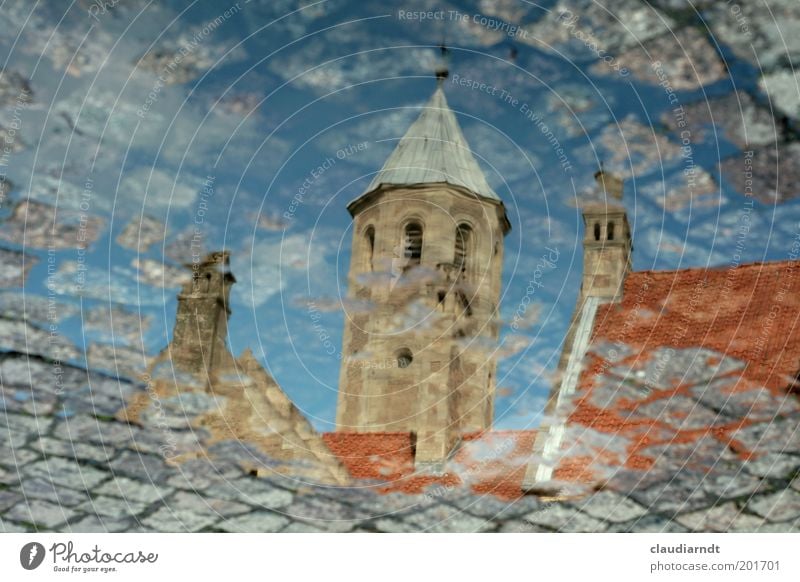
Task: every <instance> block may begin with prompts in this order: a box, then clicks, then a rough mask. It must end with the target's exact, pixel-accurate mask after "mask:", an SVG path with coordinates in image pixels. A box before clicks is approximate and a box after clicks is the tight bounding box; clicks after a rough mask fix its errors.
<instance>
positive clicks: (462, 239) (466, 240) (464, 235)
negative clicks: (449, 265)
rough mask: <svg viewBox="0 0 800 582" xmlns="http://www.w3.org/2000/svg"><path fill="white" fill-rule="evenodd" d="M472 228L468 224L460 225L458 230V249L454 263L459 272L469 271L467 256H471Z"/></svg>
mask: <svg viewBox="0 0 800 582" xmlns="http://www.w3.org/2000/svg"><path fill="white" fill-rule="evenodd" d="M471 240H472V228H470V226H469V225H468V224H459V225H458V227H457V228H456V249H455V257H454V260H453V263H454V264H455V267H456V269H457V270H458V271H461V272H464V271H466V270H467V255H468V254H469V246H470V241H471Z"/></svg>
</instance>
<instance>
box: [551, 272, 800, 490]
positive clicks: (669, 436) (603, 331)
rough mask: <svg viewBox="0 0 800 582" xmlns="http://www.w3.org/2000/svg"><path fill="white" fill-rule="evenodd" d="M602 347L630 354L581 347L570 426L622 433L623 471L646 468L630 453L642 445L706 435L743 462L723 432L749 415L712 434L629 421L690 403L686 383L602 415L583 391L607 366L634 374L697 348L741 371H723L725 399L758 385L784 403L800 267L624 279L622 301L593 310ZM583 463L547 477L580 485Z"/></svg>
mask: <svg viewBox="0 0 800 582" xmlns="http://www.w3.org/2000/svg"><path fill="white" fill-rule="evenodd" d="M604 341H605V342H610V343H611V345H614V344H624V345H625V346H628V347H629V348H632V350H633V351H632V353H631V354H630V355H629V356H627V357H626V358H624V359H622V360H621V361H618V362H610V361H608V360H606V359H604V357H603V356H601V355H598V354H595V353H591V348H590V354H589V355H588V356H587V359H586V361H585V363H586V367H585V369H584V371H583V374H582V376H581V380H580V382H579V388H578V394H579V397H578V398H577V399H576V403H575V404H576V407H575V409H574V411H573V412H572V413H571V415H570V417H569V423H570V424H573V425H583V426H584V427H587V428H590V429H593V430H595V431H599V432H600V433H609V434H623V435H625V436H626V437H627V438H628V439H630V446H629V447H628V453H629V454H628V455H627V457H626V458H625V459H622V460H621V461H620V460H619V459H617V461H619V462H622V463H624V464H625V465H626V466H628V467H630V468H638V469H646V468H647V467H648V466H649V464H650V463H651V462H652V459H650V458H648V457H647V456H643V455H641V454H639V453H640V450H641V448H642V447H644V446H648V445H651V444H656V443H663V442H672V443H677V442H693V441H696V440H697V439H699V438H700V437H702V436H704V435H706V434H710V435H713V436H714V437H715V438H717V439H720V440H722V441H723V442H726V443H727V444H729V445H730V446H731V448H733V449H734V450H738V452H740V453H741V454H742V455H747V454H749V451H746V450H744V449H743V447H741V446H737V443H736V442H731V433H732V432H733V431H734V430H735V429H737V428H739V427H742V426H745V425H747V424H750V423H751V422H752V419H751V418H750V417H749V416H748V415H745V416H744V417H739V418H736V417H730V418H726V419H723V420H722V421H720V422H714V424H713V426H710V425H709V426H699V427H697V426H692V428H691V429H685V430H675V427H674V423H673V426H670V424H669V423H665V422H664V414H656V415H655V416H653V415H652V414H651V415H650V416H649V417H648V416H647V414H641V413H639V414H636V412H637V411H638V412H641V409H642V408H644V407H646V406H647V405H648V404H650V403H653V402H658V401H664V400H665V399H671V398H674V397H677V396H688V395H690V394H689V388H690V387H689V386H687V385H681V384H680V383H678V384H677V385H672V386H669V387H663V386H655V387H651V388H652V389H651V391H649V392H648V393H647V395H646V397H642V398H641V399H637V400H635V401H632V400H630V399H626V398H618V399H616V400H615V401H614V402H613V404H611V405H610V406H607V407H602V408H600V407H598V406H597V405H596V403H594V402H593V401H592V399H591V394H592V390H594V389H597V388H596V383H597V380H598V378H600V377H602V376H603V375H605V374H606V373H607V371H608V370H613V368H614V366H624V367H626V368H628V367H634V368H636V367H637V365H639V366H640V367H641V365H642V364H643V362H646V361H647V360H648V359H649V358H650V357H651V355H652V352H653V350H654V349H657V348H663V347H667V348H675V349H679V348H696V347H703V348H707V349H709V350H713V351H715V352H717V353H718V354H719V357H728V358H736V359H737V360H740V361H741V362H743V363H744V364H746V366H745V367H744V368H743V369H741V368H740V369H739V370H737V371H734V372H730V373H729V374H728V375H729V377H730V382H729V383H728V385H726V386H725V387H724V388H722V387H721V388H720V390H723V389H724V390H727V391H729V393H730V394H734V393H736V392H737V391H747V390H752V389H753V388H754V387H761V386H763V387H765V388H766V389H767V390H769V392H770V393H771V394H772V395H774V396H775V397H777V398H784V397H785V396H786V394H787V391H789V390H791V389H792V386H793V381H794V379H795V376H796V374H797V372H798V369H800V262H798V261H782V262H773V263H758V264H751V265H744V266H740V267H738V268H730V269H727V268H723V269H686V270H681V271H643V272H636V273H631V274H630V275H629V277H628V278H627V280H626V282H625V289H624V297H623V300H622V302H621V303H619V304H606V305H602V306H601V307H600V308H599V310H598V312H597V316H596V320H595V327H594V333H593V336H592V343H593V345H598V344H599V343H602V342H604ZM712 359H713V360H714V361H708V362H706V363H707V364H709V365H710V366H713V365H715V364H716V363H718V362H717V358H716V357H713V356H712V357H711V358H709V360H712ZM721 376H725V374H724V373H721ZM777 398H776V400H775V401H776V402H780V400H778V399H777ZM595 402H596V401H595ZM668 405H669V403H667V406H668ZM649 410H651V411H652V410H659V407H658V405H656V406H655V408H652V407H651V408H650V409H649ZM674 414H677V415H680V414H681V413H680V412H675V413H674ZM589 460H590V459H586V458H584V459H578V458H572V459H570V460H569V462H566V461H565V462H562V464H561V465H560V466H559V467H558V469H557V471H556V478H557V479H559V478H560V479H566V480H572V479H579V478H580V475H579V473H581V472H583V473H584V474H583V475H582V476H583V477H584V478H585V477H586V475H585V467H586V465H587V462H588V461H589ZM610 462H611V463H612V464H613V462H614V461H613V460H612V461H610Z"/></svg>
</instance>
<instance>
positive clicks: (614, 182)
mask: <svg viewBox="0 0 800 582" xmlns="http://www.w3.org/2000/svg"><path fill="white" fill-rule="evenodd" d="M594 179H595V180H596V181H597V183H598V185H599V186H600V190H601V191H602V193H603V195H604V196H605V197H606V200H608V199H609V197H610V198H613V199H615V200H622V190H623V187H624V184H623V180H622V178H620V177H619V176H616V175H614V174H611V173H609V172H606V171H605V168H604V167H603V161H602V160H601V161H600V169H599V170H598V171H597V172H595V174H594Z"/></svg>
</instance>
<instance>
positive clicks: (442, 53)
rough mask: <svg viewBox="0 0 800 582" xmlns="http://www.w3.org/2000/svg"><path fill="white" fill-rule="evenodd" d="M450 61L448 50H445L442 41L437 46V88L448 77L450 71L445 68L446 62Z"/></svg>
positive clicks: (445, 47)
mask: <svg viewBox="0 0 800 582" xmlns="http://www.w3.org/2000/svg"><path fill="white" fill-rule="evenodd" d="M449 60H450V49H448V48H447V45H446V44H445V42H444V41H442V43H441V44H440V45H439V62H438V63H437V64H436V80H437V81H438V83H439V86H441V85H442V83H444V80H445V79H447V77H448V76H449V75H450V70H449V68H448V66H447V63H448V61H449Z"/></svg>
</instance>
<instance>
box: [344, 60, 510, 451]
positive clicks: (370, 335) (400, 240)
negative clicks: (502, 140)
mask: <svg viewBox="0 0 800 582" xmlns="http://www.w3.org/2000/svg"><path fill="white" fill-rule="evenodd" d="M443 76H444V75H440V77H443ZM348 210H349V211H350V213H351V214H352V216H353V245H352V256H351V264H350V273H349V279H348V283H349V296H350V297H351V299H355V300H357V301H356V305H359V306H361V304H362V302H366V303H368V304H369V309H361V310H360V311H354V312H353V313H347V314H346V324H345V331H344V348H343V354H344V358H343V362H342V367H341V373H340V380H339V401H338V409H337V416H336V422H337V429H338V430H339V431H358V432H382V431H403V432H412V433H414V434H415V435H416V460H417V462H418V463H435V462H441V461H443V460H444V459H445V458H446V456H447V454H448V453H449V452H450V451H451V449H452V447H453V445H454V444H456V442H457V440H458V438H459V435H460V434H463V433H465V432H473V431H480V430H485V429H488V428H489V427H490V426H491V423H492V417H493V414H494V410H493V403H494V392H495V361H494V358H493V355H492V349H493V344H494V342H495V340H496V339H497V322H496V321H495V316H496V314H497V307H498V305H497V302H498V300H499V296H500V285H501V268H502V262H503V237H504V235H505V234H506V233H507V232H508V230H509V229H510V224H509V221H508V218H507V217H506V211H505V207H504V205H503V203H502V201H501V200H500V199H499V197H498V196H497V194H495V192H494V191H493V190H492V189H491V188H490V187H489V185H488V183H487V182H486V178H485V177H484V175H483V173H482V172H481V170H480V168H479V166H478V163H477V162H476V160H475V158H474V157H473V155H472V153H471V151H470V149H469V146H468V145H467V142H466V140H465V139H464V136H463V134H462V133H461V128H460V127H459V125H458V122H457V121H456V117H455V115H454V114H453V112H452V111H451V110H450V108H449V106H448V104H447V100H446V99H445V95H444V90H443V88H442V86H441V84H440V85H439V87H438V88H437V89H436V91H435V92H434V94H433V96H432V97H431V99H430V101H429V102H428V103H427V105H426V106H425V107H424V109H423V110H422V112H421V113H420V115H419V117H418V118H417V120H416V121H415V122H414V124H413V125H412V126H411V127H410V128H409V130H408V131H407V133H406V134H405V136H404V137H403V138H402V139H401V140H400V142H399V144H398V145H397V148H396V149H395V150H394V152H393V153H392V154H391V156H390V157H389V158H388V160H387V161H386V163H385V165H384V167H383V169H382V170H381V171H380V172H379V173H378V174H377V175H376V176H375V178H374V179H373V180H372V183H371V184H370V185H369V187H368V188H367V190H366V192H365V193H364V194H362V195H361V196H359V197H358V198H356V199H355V200H353V201H352V202H351V203H350V204H349V205H348ZM359 300H360V301H359Z"/></svg>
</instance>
